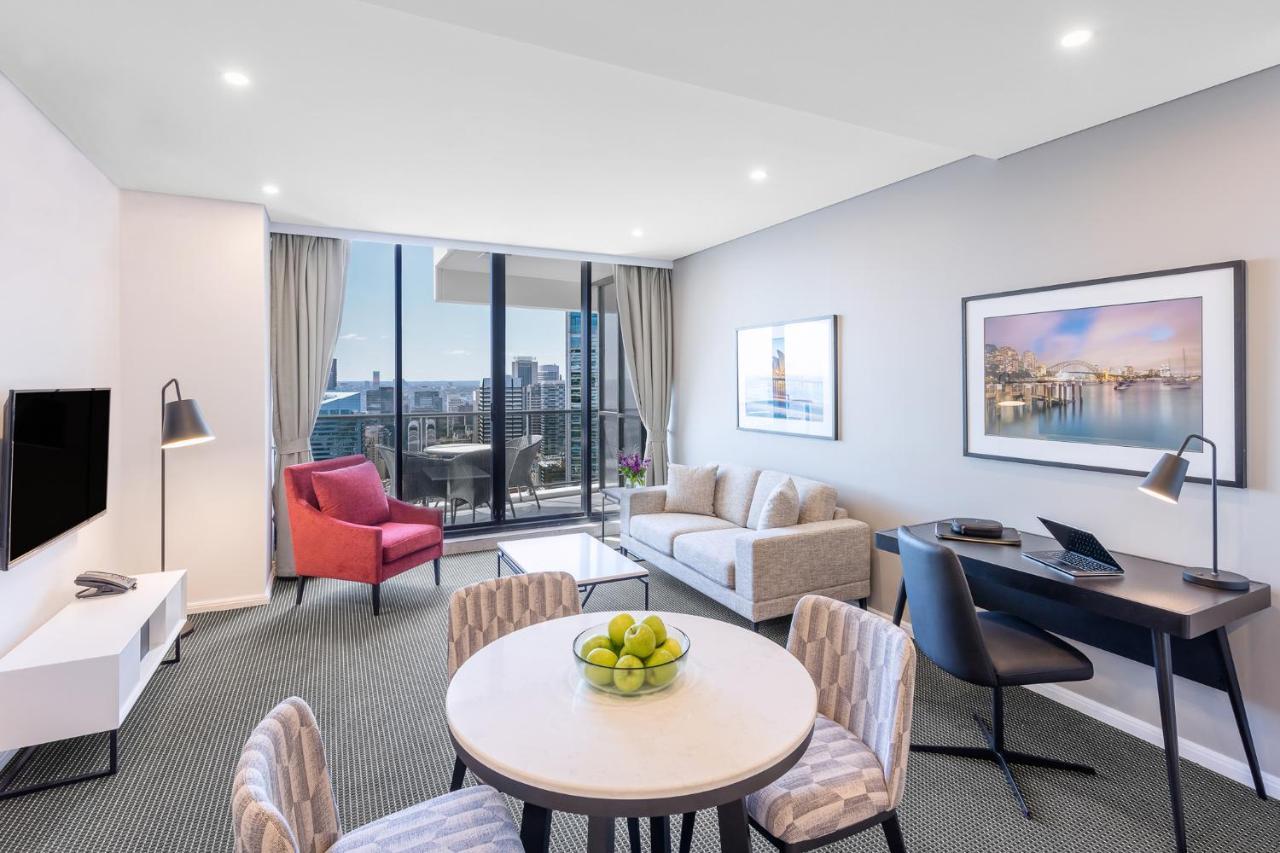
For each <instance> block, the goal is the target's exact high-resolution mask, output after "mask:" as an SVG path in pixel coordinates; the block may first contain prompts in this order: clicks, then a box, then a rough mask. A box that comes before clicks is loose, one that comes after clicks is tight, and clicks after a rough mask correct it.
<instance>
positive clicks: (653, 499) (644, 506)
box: [619, 486, 667, 536]
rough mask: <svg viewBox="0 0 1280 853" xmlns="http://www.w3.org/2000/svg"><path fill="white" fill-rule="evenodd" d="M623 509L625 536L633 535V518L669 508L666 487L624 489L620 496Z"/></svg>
mask: <svg viewBox="0 0 1280 853" xmlns="http://www.w3.org/2000/svg"><path fill="white" fill-rule="evenodd" d="M619 504H620V507H621V511H622V512H621V518H620V521H621V526H620V528H619V529H620V530H621V532H622V535H623V536H628V535H630V533H631V516H633V515H646V514H649V513H654V512H662V511H663V510H665V509H666V508H667V487H666V486H641V487H640V488H638V489H623V490H622V494H621V495H619Z"/></svg>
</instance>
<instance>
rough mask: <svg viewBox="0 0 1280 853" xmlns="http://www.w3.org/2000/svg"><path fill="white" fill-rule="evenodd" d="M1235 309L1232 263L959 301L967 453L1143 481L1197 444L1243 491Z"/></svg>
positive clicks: (1240, 334)
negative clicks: (1186, 442)
mask: <svg viewBox="0 0 1280 853" xmlns="http://www.w3.org/2000/svg"><path fill="white" fill-rule="evenodd" d="M1244 300H1245V265H1244V262H1243V261H1231V262H1227V263H1219V264H1208V265H1205V266H1198V267H1187V268H1184V269H1174V270H1161V271H1158V272H1150V273H1142V274H1139V275H1130V276H1120V277H1116V278H1105V279H1097V280H1094V281H1083V282H1072V283H1068V284H1058V285H1052V286H1049V287H1038V288H1032V289H1029V290H1017V291H1011V292H1007V293H992V294H987V295H984V296H971V297H968V298H966V299H964V300H963V301H962V315H963V324H964V325H963V335H962V340H963V350H964V374H963V377H964V452H965V455H966V456H979V457H983V458H987V459H1004V460H1010V461H1015V462H1029V463H1033V464H1037V465H1055V466H1060V467H1068V468H1084V469H1088V470H1093V471H1107V472H1113V473H1122V474H1135V475H1139V476H1141V475H1145V474H1146V473H1147V472H1148V471H1149V470H1150V469H1151V467H1152V466H1153V465H1154V464H1155V463H1156V461H1157V460H1158V459H1159V458H1160V456H1161V454H1163V453H1165V452H1172V451H1176V450H1177V449H1178V447H1179V445H1181V443H1182V440H1183V439H1184V438H1185V437H1186V436H1188V435H1192V434H1197V435H1204V436H1205V437H1207V438H1209V439H1210V440H1212V441H1214V442H1217V444H1218V448H1219V457H1218V460H1219V478H1220V479H1219V481H1220V482H1221V483H1222V484H1223V485H1230V486H1239V487H1243V486H1244V484H1245V381H1244V380H1245V350H1244ZM1186 456H1187V458H1188V459H1189V460H1190V463H1191V467H1190V479H1194V480H1197V481H1202V482H1207V481H1208V478H1209V476H1210V459H1209V453H1208V448H1206V447H1203V446H1201V444H1200V442H1193V443H1192V444H1191V446H1190V447H1189V448H1188V452H1187V454H1186Z"/></svg>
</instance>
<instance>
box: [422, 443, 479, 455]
mask: <svg viewBox="0 0 1280 853" xmlns="http://www.w3.org/2000/svg"><path fill="white" fill-rule="evenodd" d="M491 450H493V447H492V446H491V445H488V444H480V443H477V442H474V441H460V442H453V443H448V442H446V443H444V444H429V445H427V446H426V447H424V448H422V450H420V451H418V452H419V453H422V454H423V455H424V456H437V457H439V458H441V459H452V458H453V457H455V456H463V455H465V454H468V453H488V452H490V451H491Z"/></svg>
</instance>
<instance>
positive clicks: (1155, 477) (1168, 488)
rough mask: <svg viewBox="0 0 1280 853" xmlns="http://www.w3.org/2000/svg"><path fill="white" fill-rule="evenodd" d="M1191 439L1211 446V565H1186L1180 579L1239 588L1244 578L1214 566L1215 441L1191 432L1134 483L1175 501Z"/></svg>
mask: <svg viewBox="0 0 1280 853" xmlns="http://www.w3.org/2000/svg"><path fill="white" fill-rule="evenodd" d="M1193 439H1195V440H1197V441H1200V442H1202V443H1204V444H1207V445H1209V447H1210V448H1211V450H1212V458H1213V473H1212V477H1211V479H1210V481H1209V482H1210V485H1211V487H1212V489H1213V566H1212V567H1210V568H1207V569H1187V570H1186V571H1185V572H1183V573H1182V579H1183V580H1184V581H1187V582H1188V583H1195V584H1200V586H1208V587H1212V588H1214V589H1226V590H1232V591H1234V592H1241V591H1244V590H1246V589H1248V588H1249V579H1248V578H1246V577H1245V576H1244V575H1239V574H1236V573H1235V572H1222V571H1219V570H1218V445H1216V444H1214V443H1213V442H1212V441H1210V440H1209V439H1207V438H1205V437H1204V436H1203V435H1196V434H1195V433H1192V434H1191V435H1189V436H1187V437H1186V438H1184V439H1183V440H1182V446H1181V447H1180V448H1178V454H1177V455H1176V456H1175V455H1174V454H1172V453H1166V454H1164V455H1163V456H1161V457H1160V459H1159V461H1158V462H1156V464H1155V467H1154V468H1152V469H1151V473H1150V474H1148V475H1147V478H1146V479H1145V480H1143V481H1142V485H1140V486H1138V491H1140V492H1143V493H1145V494H1148V495H1151V497H1153V498H1159V499H1160V500H1162V501H1165V502H1166V503H1171V504H1176V503H1177V502H1178V495H1179V494H1181V492H1182V484H1183V483H1184V482H1185V481H1186V479H1187V469H1188V468H1189V467H1190V465H1191V463H1190V462H1189V461H1188V460H1187V459H1186V458H1185V457H1184V456H1183V455H1182V454H1183V453H1185V452H1186V449H1187V445H1188V444H1190V443H1191V441H1192V440H1193Z"/></svg>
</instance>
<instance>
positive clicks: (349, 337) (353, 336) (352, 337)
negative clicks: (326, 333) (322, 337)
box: [338, 332, 369, 341]
mask: <svg viewBox="0 0 1280 853" xmlns="http://www.w3.org/2000/svg"><path fill="white" fill-rule="evenodd" d="M338 340H340V341H367V340H369V339H368V338H367V337H365V336H364V335H360V334H357V333H355V332H347V333H346V334H345V335H339V336H338Z"/></svg>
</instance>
